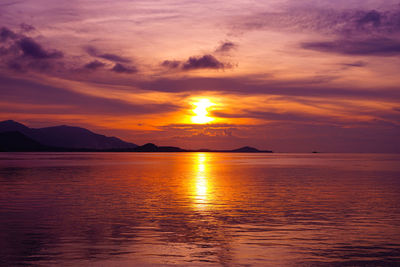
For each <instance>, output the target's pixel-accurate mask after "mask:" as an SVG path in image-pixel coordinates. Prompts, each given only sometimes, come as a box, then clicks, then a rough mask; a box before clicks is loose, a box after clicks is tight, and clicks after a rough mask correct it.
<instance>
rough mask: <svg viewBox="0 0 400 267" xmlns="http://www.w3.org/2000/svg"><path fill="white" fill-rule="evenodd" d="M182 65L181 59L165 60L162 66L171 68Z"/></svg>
mask: <svg viewBox="0 0 400 267" xmlns="http://www.w3.org/2000/svg"><path fill="white" fill-rule="evenodd" d="M180 65H181V62H180V61H179V60H164V61H163V62H162V63H161V66H163V67H165V68H170V69H177V68H179V67H180Z"/></svg>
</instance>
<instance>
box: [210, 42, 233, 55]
mask: <svg viewBox="0 0 400 267" xmlns="http://www.w3.org/2000/svg"><path fill="white" fill-rule="evenodd" d="M236 47H237V45H236V44H235V43H233V42H230V41H227V42H223V43H222V44H220V45H219V46H218V47H217V49H215V52H216V53H224V52H229V51H231V50H232V49H235V48H236Z"/></svg>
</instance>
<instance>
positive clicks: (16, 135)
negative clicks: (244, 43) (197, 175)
mask: <svg viewBox="0 0 400 267" xmlns="http://www.w3.org/2000/svg"><path fill="white" fill-rule="evenodd" d="M0 152H230V153H272V152H273V151H271V150H258V149H256V148H254V147H249V146H245V147H241V148H238V149H232V150H212V149H198V150H188V149H183V148H179V147H174V146H157V145H155V144H152V143H147V144H145V145H142V146H139V145H136V144H134V143H129V142H125V141H123V140H121V139H119V138H117V137H108V136H105V135H101V134H96V133H94V132H92V131H89V130H87V129H85V128H80V127H73V126H67V125H61V126H54V127H46V128H29V127H27V126H25V125H23V124H21V123H19V122H16V121H13V120H7V121H2V122H0Z"/></svg>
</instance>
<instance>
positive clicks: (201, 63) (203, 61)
mask: <svg viewBox="0 0 400 267" xmlns="http://www.w3.org/2000/svg"><path fill="white" fill-rule="evenodd" d="M223 68H224V64H223V63H221V62H220V61H218V59H216V58H215V57H214V56H212V55H204V56H202V57H190V58H189V59H188V60H187V61H186V62H185V63H183V65H182V69H183V70H195V69H223Z"/></svg>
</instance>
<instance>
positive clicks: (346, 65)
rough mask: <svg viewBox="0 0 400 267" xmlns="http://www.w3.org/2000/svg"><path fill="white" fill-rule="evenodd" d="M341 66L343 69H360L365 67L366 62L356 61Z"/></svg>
mask: <svg viewBox="0 0 400 267" xmlns="http://www.w3.org/2000/svg"><path fill="white" fill-rule="evenodd" d="M342 65H343V66H345V67H355V68H362V67H365V66H367V62H365V61H356V62H350V63H342Z"/></svg>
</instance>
